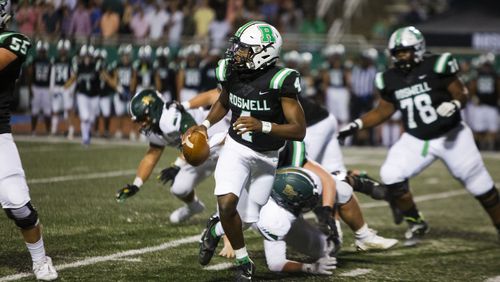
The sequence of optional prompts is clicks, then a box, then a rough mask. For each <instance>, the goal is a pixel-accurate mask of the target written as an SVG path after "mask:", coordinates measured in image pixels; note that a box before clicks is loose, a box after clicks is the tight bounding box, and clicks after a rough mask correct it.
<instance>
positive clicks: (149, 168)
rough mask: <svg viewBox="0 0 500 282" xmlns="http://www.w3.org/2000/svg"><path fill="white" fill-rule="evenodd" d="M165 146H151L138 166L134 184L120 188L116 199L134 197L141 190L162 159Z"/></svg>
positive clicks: (122, 199)
mask: <svg viewBox="0 0 500 282" xmlns="http://www.w3.org/2000/svg"><path fill="white" fill-rule="evenodd" d="M163 149H164V148H163V147H157V146H150V147H149V149H148V151H147V152H146V155H144V157H143V158H142V160H141V162H140V163H139V167H138V168H137V173H136V177H135V179H134V182H133V184H127V185H125V187H123V188H122V189H120V190H118V192H117V193H116V200H117V201H118V202H124V201H125V200H126V199H127V198H130V197H132V196H133V195H135V194H136V193H137V192H139V189H140V187H141V186H142V184H143V183H144V182H146V181H147V180H148V178H149V176H150V175H151V173H152V172H153V169H154V168H155V166H156V164H157V163H158V161H159V160H160V157H161V154H162V153H163Z"/></svg>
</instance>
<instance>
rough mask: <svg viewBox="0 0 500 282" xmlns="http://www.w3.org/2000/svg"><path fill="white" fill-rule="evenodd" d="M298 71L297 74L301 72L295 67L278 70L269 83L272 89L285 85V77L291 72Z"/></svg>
mask: <svg viewBox="0 0 500 282" xmlns="http://www.w3.org/2000/svg"><path fill="white" fill-rule="evenodd" d="M292 73H296V74H297V75H298V74H299V73H298V72H297V71H296V70H294V69H289V68H282V69H280V70H279V71H278V72H276V73H275V74H274V76H273V78H272V79H271V82H270V83H269V88H271V89H281V87H282V86H283V82H284V81H285V79H286V78H287V77H288V76H290V74H292Z"/></svg>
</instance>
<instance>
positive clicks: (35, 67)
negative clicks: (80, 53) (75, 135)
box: [28, 40, 52, 135]
mask: <svg viewBox="0 0 500 282" xmlns="http://www.w3.org/2000/svg"><path fill="white" fill-rule="evenodd" d="M51 66H52V64H51V62H50V59H49V43H48V42H46V41H42V40H40V41H38V42H37V43H36V56H35V58H34V59H33V61H32V62H31V63H30V68H29V70H28V72H29V73H30V75H29V78H30V79H29V90H30V93H31V97H32V100H31V133H32V135H35V133H36V125H37V121H38V116H39V115H40V113H42V114H43V117H44V121H45V130H47V133H49V132H50V130H51V126H50V123H51V107H52V105H51V99H50V92H49V86H50V69H51Z"/></svg>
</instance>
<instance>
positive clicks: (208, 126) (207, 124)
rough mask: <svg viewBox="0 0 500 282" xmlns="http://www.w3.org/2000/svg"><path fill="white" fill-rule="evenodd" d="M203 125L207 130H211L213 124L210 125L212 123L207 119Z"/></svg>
mask: <svg viewBox="0 0 500 282" xmlns="http://www.w3.org/2000/svg"><path fill="white" fill-rule="evenodd" d="M201 125H203V126H205V127H206V128H207V129H209V128H210V126H211V125H212V124H211V123H210V121H208V119H206V120H204V121H203V122H202V123H201Z"/></svg>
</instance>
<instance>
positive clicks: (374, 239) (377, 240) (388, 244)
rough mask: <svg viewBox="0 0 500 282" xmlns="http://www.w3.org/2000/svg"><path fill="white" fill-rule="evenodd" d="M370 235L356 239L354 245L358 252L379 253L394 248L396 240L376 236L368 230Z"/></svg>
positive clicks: (372, 231)
mask: <svg viewBox="0 0 500 282" xmlns="http://www.w3.org/2000/svg"><path fill="white" fill-rule="evenodd" d="M370 233H371V235H370V236H368V237H366V238H364V239H356V240H355V241H354V244H355V245H356V249H357V250H358V251H380V250H387V249H389V248H392V247H394V246H395V245H396V244H397V243H398V240H396V239H388V238H384V237H382V236H378V235H377V233H376V232H375V231H374V230H372V229H370Z"/></svg>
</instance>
